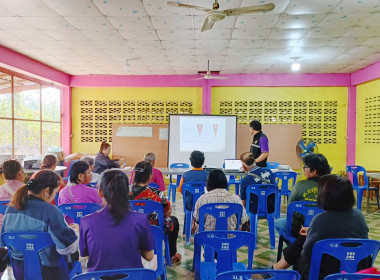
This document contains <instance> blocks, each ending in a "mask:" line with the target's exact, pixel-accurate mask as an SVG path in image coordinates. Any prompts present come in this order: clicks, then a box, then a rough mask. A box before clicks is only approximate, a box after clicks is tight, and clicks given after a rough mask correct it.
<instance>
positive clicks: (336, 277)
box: [324, 273, 380, 280]
mask: <svg viewBox="0 0 380 280" xmlns="http://www.w3.org/2000/svg"><path fill="white" fill-rule="evenodd" d="M368 279H380V275H379V274H361V273H336V274H331V275H329V276H327V277H325V279H324V280H368Z"/></svg>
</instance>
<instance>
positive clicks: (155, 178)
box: [129, 153, 166, 191]
mask: <svg viewBox="0 0 380 280" xmlns="http://www.w3.org/2000/svg"><path fill="white" fill-rule="evenodd" d="M143 160H144V161H147V162H149V163H150V164H151V165H152V167H153V170H152V178H151V179H150V183H156V184H157V185H158V187H159V189H160V191H164V190H165V189H166V188H165V182H164V176H163V175H162V173H161V171H160V170H158V169H157V168H154V164H155V163H156V155H155V154H154V153H147V154H145V156H144V159H143ZM134 177H135V173H134V171H132V172H131V175H130V179H129V184H130V185H132V184H133V179H134Z"/></svg>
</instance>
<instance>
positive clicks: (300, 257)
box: [273, 175, 371, 279]
mask: <svg viewBox="0 0 380 280" xmlns="http://www.w3.org/2000/svg"><path fill="white" fill-rule="evenodd" d="M317 203H318V206H319V207H320V208H322V209H323V210H325V212H324V213H321V214H318V215H316V216H315V217H314V218H313V220H312V221H311V223H310V227H308V228H307V227H302V228H301V230H300V236H299V237H298V238H297V239H296V241H295V242H294V243H292V244H291V245H290V246H289V247H287V248H286V249H285V250H284V257H283V258H282V259H281V260H280V261H279V262H278V263H275V264H274V265H273V268H274V269H286V268H288V267H289V266H291V265H296V270H297V271H298V272H299V273H300V275H301V278H302V279H308V277H309V270H310V265H311V253H312V249H313V246H314V244H315V243H316V242H318V241H320V240H324V239H330V238H362V239H368V231H369V230H368V226H367V223H366V221H365V219H364V216H363V214H362V212H361V211H360V210H358V209H356V208H353V206H354V205H355V196H354V192H353V188H352V184H351V182H350V180H348V179H347V178H344V177H342V176H339V175H325V176H323V177H321V179H320V180H319V183H318V195H317ZM370 266H371V262H369V261H368V259H364V261H362V262H361V263H359V269H360V270H361V269H365V268H368V267H370ZM339 272H340V271H339V261H338V260H336V259H335V258H333V257H331V256H326V257H325V258H323V260H322V264H321V270H320V274H319V279H324V278H325V277H326V276H327V275H330V274H333V273H339Z"/></svg>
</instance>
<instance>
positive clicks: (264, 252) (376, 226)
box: [1, 188, 380, 280]
mask: <svg viewBox="0 0 380 280" xmlns="http://www.w3.org/2000/svg"><path fill="white" fill-rule="evenodd" d="M230 191H231V192H232V191H234V190H233V188H232V190H230ZM282 208H283V209H282V210H283V211H282V212H283V213H284V210H285V206H284V205H283V206H282ZM362 208H363V209H366V201H365V199H363V207H362ZM376 210H377V208H372V209H371V211H370V213H372V214H370V215H367V213H366V212H365V211H364V212H363V214H364V215H365V216H366V220H367V223H368V226H369V228H370V233H369V235H370V238H371V239H376V240H380V212H375V211H376ZM173 215H175V216H177V218H178V220H179V221H180V223H181V221H182V224H180V235H179V237H178V241H177V244H178V245H177V246H178V252H179V253H180V254H181V255H182V263H181V264H179V265H173V266H172V267H167V275H168V280H174V279H184V280H186V279H194V273H193V272H192V271H191V267H192V261H193V249H194V245H193V244H192V245H190V246H187V245H186V244H185V236H184V235H182V226H183V217H184V214H183V206H182V196H181V194H178V193H177V197H176V202H175V203H173ZM276 246H277V242H276ZM246 255H247V254H246V253H244V252H239V253H238V259H239V261H245V262H246V261H247V259H246ZM276 257H277V249H273V250H271V249H270V246H269V234H268V227H267V223H266V220H259V225H258V242H257V249H256V250H255V254H254V262H253V266H254V268H262V267H269V266H271V265H272V264H273V263H274V262H275V260H276ZM375 267H377V268H380V257H378V258H377V260H376V262H375ZM1 279H7V280H13V279H14V278H13V275H12V270H11V269H10V268H8V270H7V271H5V273H4V275H3V277H2V278H1Z"/></svg>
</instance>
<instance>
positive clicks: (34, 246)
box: [1, 232, 69, 280]
mask: <svg viewBox="0 0 380 280" xmlns="http://www.w3.org/2000/svg"><path fill="white" fill-rule="evenodd" d="M1 238H2V239H3V242H4V243H5V245H6V246H7V247H8V253H9V254H10V255H11V254H12V250H11V249H10V248H13V249H16V250H17V251H20V252H22V255H23V258H24V279H25V280H28V279H32V280H42V276H41V265H40V257H39V252H40V251H41V250H43V249H44V248H47V247H52V246H54V247H55V244H54V242H53V240H52V239H51V237H50V234H49V233H47V232H12V233H3V234H2V236H1ZM57 255H58V256H59V261H58V262H59V269H60V274H61V275H67V279H69V270H68V266H67V262H66V259H65V258H66V257H65V256H62V255H59V254H58V253H57ZM11 262H13V259H12V258H11ZM12 267H13V264H12Z"/></svg>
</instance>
